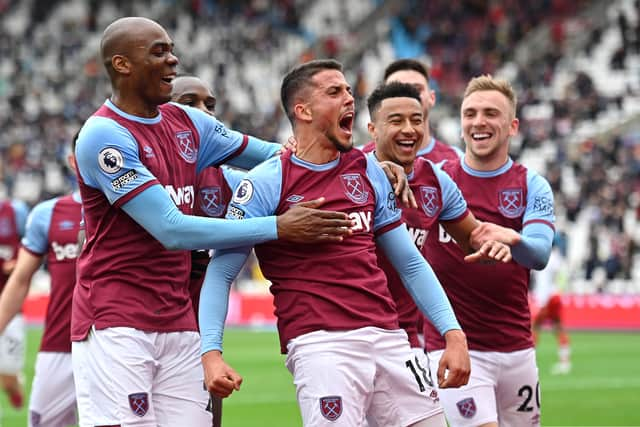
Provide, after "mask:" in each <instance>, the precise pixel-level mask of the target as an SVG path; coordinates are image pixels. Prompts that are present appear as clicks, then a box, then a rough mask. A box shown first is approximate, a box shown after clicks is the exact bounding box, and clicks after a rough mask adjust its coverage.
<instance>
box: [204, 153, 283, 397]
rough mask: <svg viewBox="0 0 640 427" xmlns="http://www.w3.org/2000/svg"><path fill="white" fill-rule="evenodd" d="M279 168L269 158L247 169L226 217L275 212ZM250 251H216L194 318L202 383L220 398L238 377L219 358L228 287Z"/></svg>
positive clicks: (242, 218) (237, 382)
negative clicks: (197, 324) (200, 360)
mask: <svg viewBox="0 0 640 427" xmlns="http://www.w3.org/2000/svg"><path fill="white" fill-rule="evenodd" d="M281 168H282V164H281V162H280V160H279V159H272V160H270V161H269V162H268V163H265V164H263V165H261V166H259V167H257V168H255V169H253V170H252V171H251V172H249V173H248V174H247V176H246V178H245V179H243V180H242V181H241V182H240V184H239V185H238V186H237V188H236V189H235V191H234V194H233V199H232V200H231V202H230V203H229V208H228V209H227V218H230V219H231V218H233V219H237V220H239V221H235V222H243V221H246V220H247V219H250V218H253V217H259V216H264V215H269V214H272V213H273V212H275V210H276V209H277V206H278V201H279V200H280V193H281V189H282V181H281V177H282V173H281V170H282V169H281ZM250 251H251V247H249V246H245V247H241V248H237V249H227V250H220V251H216V252H215V254H214V257H213V259H212V260H211V262H210V263H209V267H208V268H207V273H206V276H205V279H204V283H203V286H202V291H201V292H200V308H199V313H198V318H199V323H200V336H201V352H202V364H203V366H204V370H205V384H206V386H207V388H208V390H209V391H210V392H212V393H214V394H215V395H217V396H220V397H227V396H228V395H229V394H231V393H232V392H233V390H234V389H235V390H237V389H238V388H239V387H240V382H241V378H239V376H238V375H237V374H236V373H235V372H231V371H230V369H231V368H230V367H229V366H228V365H227V364H226V363H225V362H224V360H223V359H222V336H223V331H224V322H225V319H226V316H227V309H228V300H229V289H230V287H231V283H232V282H233V280H234V279H235V278H236V276H237V275H238V273H239V272H240V269H241V268H242V266H243V264H244V263H245V261H246V260H247V257H248V256H249V253H250Z"/></svg>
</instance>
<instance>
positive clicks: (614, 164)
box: [0, 0, 640, 293]
mask: <svg viewBox="0 0 640 427" xmlns="http://www.w3.org/2000/svg"><path fill="white" fill-rule="evenodd" d="M126 15H140V16H147V17H150V18H153V19H156V20H157V21H159V22H160V23H162V24H163V25H164V26H165V27H166V28H167V29H168V31H169V34H170V35H171V36H172V37H173V39H174V42H175V44H176V53H177V55H178V57H179V59H180V66H179V69H180V73H181V74H195V75H198V76H199V77H201V78H203V79H204V80H205V81H207V82H209V83H210V84H211V85H212V87H213V88H214V92H215V94H216V97H217V106H216V111H217V113H218V116H219V117H220V118H221V120H222V121H223V122H225V123H227V124H228V125H230V126H231V127H233V128H235V129H238V130H242V131H244V132H246V133H249V134H254V135H257V136H260V137H262V138H265V139H269V140H279V141H284V140H286V138H287V137H288V136H289V134H290V129H289V127H288V126H289V125H288V123H287V121H286V120H284V117H283V114H282V111H281V109H280V104H279V87H280V83H281V78H282V76H283V75H284V74H285V72H286V70H287V69H289V68H290V67H291V66H292V65H293V64H295V63H298V62H300V61H304V60H306V59H310V58H314V57H316V58H317V57H335V58H337V59H339V60H340V61H341V62H343V64H344V65H345V67H346V71H347V73H346V74H347V77H348V79H349V80H350V82H351V84H352V86H353V88H354V92H355V95H356V105H359V107H358V108H359V114H358V119H357V124H358V134H357V137H356V143H357V144H361V143H364V142H366V140H367V135H366V122H367V121H368V114H367V113H366V110H365V102H364V101H365V100H366V96H367V94H368V93H369V92H370V91H371V90H372V89H373V87H374V86H375V85H376V84H377V82H379V81H380V80H381V77H382V71H383V69H384V67H385V66H386V64H388V63H389V62H390V61H392V60H393V59H396V58H399V57H416V58H419V59H422V60H424V61H425V63H427V64H429V66H430V69H431V76H432V84H433V88H434V89H436V91H437V99H438V103H437V105H436V107H435V108H434V109H433V111H432V113H431V124H432V126H433V128H434V132H435V135H436V136H437V137H438V138H440V139H441V140H443V141H446V142H448V143H450V144H453V145H460V143H461V138H460V130H459V125H458V122H459V116H458V113H457V111H458V108H459V105H460V99H461V95H462V91H463V89H464V86H465V85H466V81H467V80H468V79H469V78H470V77H472V76H476V75H479V74H482V73H491V74H494V75H498V76H501V77H505V78H507V79H509V80H511V81H512V82H513V83H514V86H515V88H516V90H517V92H518V96H519V110H518V117H519V118H520V119H521V127H520V130H521V132H520V136H519V137H518V138H517V139H516V140H514V141H513V142H512V149H513V152H512V155H513V157H514V158H515V159H518V160H519V161H521V162H522V163H525V164H526V165H527V166H528V167H530V168H532V169H534V170H537V171H539V172H541V173H542V174H544V175H545V176H546V177H547V178H548V180H549V181H550V183H551V185H552V187H553V189H554V192H555V196H556V212H557V216H558V231H559V236H560V237H562V238H561V239H559V242H560V245H561V249H562V250H563V252H564V253H565V255H566V259H567V269H568V272H569V275H568V277H569V279H570V280H568V282H567V284H566V290H569V291H572V292H578V293H582V292H616V293H631V292H640V251H639V250H638V243H640V227H639V226H638V221H639V220H640V120H639V119H640V0H609V1H600V0H594V1H587V0H541V1H536V2H522V1H517V0H491V1H486V0H466V1H465V0H433V1H429V2H423V1H419V0H405V1H399V0H386V1H384V0H350V1H341V0H182V1H180V0H138V1H135V2H130V1H125V0H105V1H100V0H91V1H84V0H47V1H43V0H26V1H17V0H0V19H1V21H2V23H1V25H0V126H1V132H0V153H1V161H0V197H16V198H19V199H22V200H24V201H26V202H27V203H29V204H31V205H33V204H35V203H37V202H38V201H40V200H42V199H45V198H48V197H51V196H53V195H57V194H61V193H64V192H66V191H68V190H69V188H70V187H71V186H72V185H73V179H74V178H73V175H74V174H73V172H72V171H70V170H68V168H66V166H64V156H65V153H66V150H68V148H67V147H68V142H69V140H70V138H71V136H72V135H73V134H74V133H75V131H76V130H77V129H78V128H79V127H80V125H81V124H82V122H83V121H84V120H85V119H86V118H87V117H88V116H90V115H91V114H92V113H93V111H94V110H95V109H96V108H97V107H98V106H99V105H100V104H101V103H102V102H103V101H104V99H105V97H107V96H108V84H107V80H106V78H105V76H104V75H103V69H102V65H101V64H100V63H99V59H98V56H97V52H98V43H99V39H100V36H101V31H102V30H103V29H104V28H105V26H106V25H107V24H108V23H110V22H111V21H112V20H113V19H115V18H117V17H120V16H126ZM634 279H635V280H634Z"/></svg>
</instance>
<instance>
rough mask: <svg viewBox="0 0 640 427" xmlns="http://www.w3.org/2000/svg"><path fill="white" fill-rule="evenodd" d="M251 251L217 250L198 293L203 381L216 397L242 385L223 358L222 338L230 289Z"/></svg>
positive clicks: (245, 249) (225, 394)
mask: <svg viewBox="0 0 640 427" xmlns="http://www.w3.org/2000/svg"><path fill="white" fill-rule="evenodd" d="M250 252H251V247H249V246H248V247H242V248H236V249H223V250H219V251H216V252H215V255H214V257H213V258H212V259H211V262H210V263H209V267H208V268H207V273H206V275H205V278H204V283H203V285H202V290H201V292H200V307H199V312H198V322H199V325H200V346H201V354H202V357H201V360H202V367H203V369H204V381H205V386H206V387H207V390H209V392H210V393H213V394H214V395H216V396H218V397H227V396H229V395H230V394H231V393H233V391H234V390H239V389H240V384H242V377H241V376H240V375H239V374H238V373H237V372H236V371H235V370H234V369H233V368H231V367H230V366H229V365H227V363H226V362H225V361H224V359H223V357H222V339H223V334H224V323H225V320H226V318H227V311H228V309H229V290H230V289H231V284H232V283H233V281H234V280H235V278H236V277H237V276H238V273H239V272H240V270H241V269H242V266H243V265H244V263H245V261H246V260H247V258H248V257H249V253H250Z"/></svg>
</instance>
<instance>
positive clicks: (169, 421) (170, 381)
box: [72, 327, 211, 427]
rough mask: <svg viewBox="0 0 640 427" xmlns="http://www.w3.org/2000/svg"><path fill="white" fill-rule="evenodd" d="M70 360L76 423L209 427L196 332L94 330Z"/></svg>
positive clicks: (85, 426) (76, 345) (78, 344)
mask: <svg viewBox="0 0 640 427" xmlns="http://www.w3.org/2000/svg"><path fill="white" fill-rule="evenodd" d="M72 361H73V375H74V379H75V383H76V396H77V399H78V412H79V418H80V423H79V424H80V427H94V426H104V425H107V426H112V425H119V426H123V427H124V426H153V427H164V426H170V427H174V426H194V427H198V426H210V425H211V413H209V412H207V411H206V407H207V403H208V401H209V394H208V393H207V391H206V390H205V389H204V374H203V370H202V365H201V363H200V335H198V333H197V332H171V333H158V332H144V331H140V330H137V329H133V328H123V327H117V328H108V329H103V330H96V329H95V328H92V329H91V331H90V332H89V336H88V337H87V339H86V340H85V341H81V342H74V343H73V344H72Z"/></svg>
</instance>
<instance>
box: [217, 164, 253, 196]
mask: <svg viewBox="0 0 640 427" xmlns="http://www.w3.org/2000/svg"><path fill="white" fill-rule="evenodd" d="M221 169H222V175H224V179H225V181H227V185H228V186H229V188H231V191H233V190H235V189H236V187H237V186H238V184H240V181H242V180H243V179H244V178H245V177H246V176H247V172H246V171H241V170H238V169H231V168H228V167H225V166H222V167H221Z"/></svg>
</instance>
